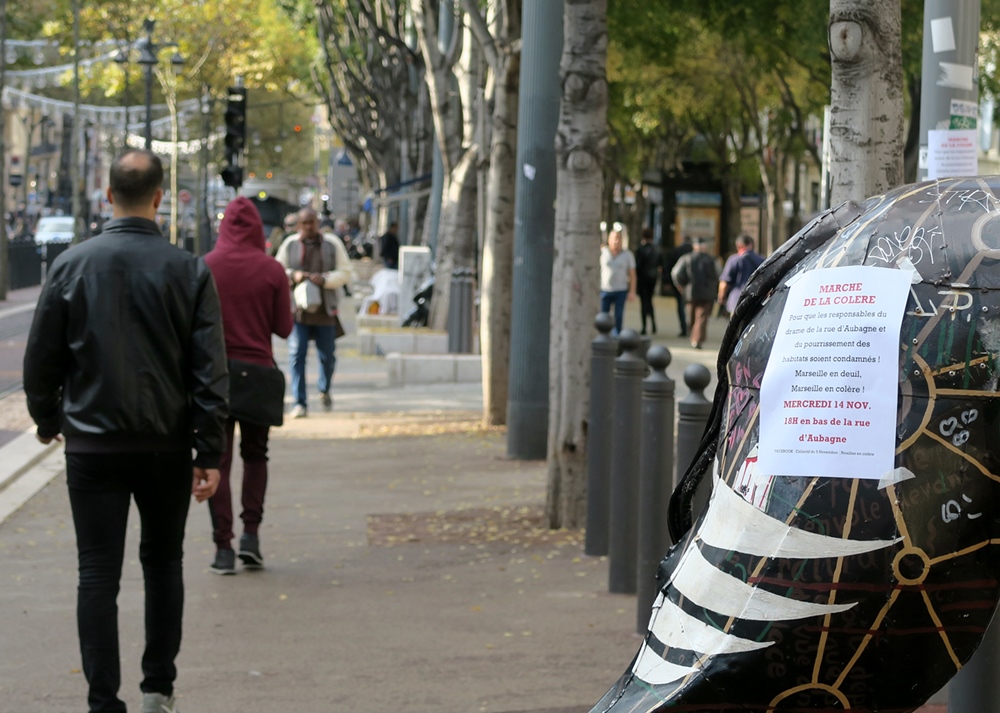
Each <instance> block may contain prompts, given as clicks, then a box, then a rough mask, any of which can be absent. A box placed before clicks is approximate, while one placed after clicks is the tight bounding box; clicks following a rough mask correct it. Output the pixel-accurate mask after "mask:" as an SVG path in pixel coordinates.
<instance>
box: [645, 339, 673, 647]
mask: <svg viewBox="0 0 1000 713" xmlns="http://www.w3.org/2000/svg"><path fill="white" fill-rule="evenodd" d="M670 360H671V357H670V351H669V350H668V349H667V348H666V347H662V346H655V347H652V348H650V350H649V352H648V354H647V355H646V361H648V362H649V366H650V369H651V373H650V375H649V376H647V377H646V378H645V379H644V380H643V382H642V431H641V439H640V447H639V548H638V565H637V570H636V572H637V577H636V594H637V600H636V631H637V632H638V633H640V634H642V633H644V632H645V631H646V626H647V624H648V622H649V613H650V610H651V609H652V608H653V601H654V600H655V599H656V594H657V592H658V591H659V586H658V584H657V581H656V570H657V569H658V567H659V565H660V561H661V560H662V559H663V556H664V555H665V554H666V553H667V550H668V549H669V548H670V532H669V530H668V527H667V509H668V507H669V505H670V493H671V492H673V486H672V481H673V474H674V380H673V379H671V378H670V377H669V376H667V372H666V369H667V366H669V365H670Z"/></svg>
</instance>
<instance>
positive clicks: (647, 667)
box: [632, 641, 698, 686]
mask: <svg viewBox="0 0 1000 713" xmlns="http://www.w3.org/2000/svg"><path fill="white" fill-rule="evenodd" d="M697 672H698V669H696V668H691V667H689V666H678V665H677V664H673V663H670V662H669V661H664V660H663V659H662V658H660V657H659V656H658V655H657V654H656V652H655V651H653V650H652V649H651V648H649V646H647V645H646V642H645V641H644V642H642V648H641V649H639V655H638V656H637V657H636V659H635V665H634V666H632V673H634V674H635V675H636V677H637V678H638V679H639V680H641V681H645V682H646V683H648V684H650V685H652V686H662V685H664V684H667V683H673V682H674V681H680V680H681V679H682V678H684V677H685V676H688V675H690V674H692V673H697Z"/></svg>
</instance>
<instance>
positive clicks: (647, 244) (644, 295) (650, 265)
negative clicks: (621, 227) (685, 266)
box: [635, 228, 662, 334]
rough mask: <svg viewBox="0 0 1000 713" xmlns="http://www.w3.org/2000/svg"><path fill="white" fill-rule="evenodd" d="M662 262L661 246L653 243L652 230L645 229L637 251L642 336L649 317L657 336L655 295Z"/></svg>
mask: <svg viewBox="0 0 1000 713" xmlns="http://www.w3.org/2000/svg"><path fill="white" fill-rule="evenodd" d="M661 261H662V258H661V256H660V246H659V245H657V244H656V243H654V242H653V230H652V228H643V229H642V238H641V240H640V242H639V247H638V248H636V251H635V275H636V279H637V282H636V293H637V294H638V295H639V305H640V306H641V310H642V334H645V333H646V319H647V317H648V318H649V321H650V326H651V328H652V330H653V334H656V314H655V313H654V311H653V295H654V294H655V293H656V281H657V280H658V279H659V277H660V263H661Z"/></svg>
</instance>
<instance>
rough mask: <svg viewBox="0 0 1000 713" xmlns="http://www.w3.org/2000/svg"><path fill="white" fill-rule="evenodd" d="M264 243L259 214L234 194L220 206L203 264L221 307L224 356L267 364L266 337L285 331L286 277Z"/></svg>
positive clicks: (288, 321) (288, 314) (288, 322)
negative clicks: (210, 247)
mask: <svg viewBox="0 0 1000 713" xmlns="http://www.w3.org/2000/svg"><path fill="white" fill-rule="evenodd" d="M264 245H265V241H264V225H263V223H261V220H260V213H258V212H257V208H256V206H254V204H253V202H252V201H250V199H248V198H244V197H243V196H239V197H237V198H236V199H234V200H233V201H232V202H231V203H230V204H229V205H228V206H226V213H225V216H224V217H223V218H222V223H221V224H220V225H219V238H218V240H217V241H216V243H215V248H214V249H213V250H212V252H210V253H209V254H208V255H206V256H205V262H206V263H207V264H208V267H209V269H210V270H211V271H212V276H213V277H214V278H215V286H216V288H217V289H218V292H219V302H220V304H221V305H222V326H223V331H224V332H225V336H226V355H227V356H228V357H229V358H230V359H241V360H243V361H248V362H252V363H254V364H261V365H271V364H273V363H274V359H273V355H272V353H271V335H272V334H277V335H278V336H279V337H281V338H285V337H287V336H288V335H289V334H290V333H291V331H292V307H291V297H290V293H289V290H288V276H287V275H285V270H284V268H282V267H281V265H280V264H279V263H278V261H277V260H275V259H274V258H273V257H271V256H270V255H268V254H267V252H266V251H265V247H264Z"/></svg>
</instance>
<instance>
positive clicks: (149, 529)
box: [66, 451, 192, 713]
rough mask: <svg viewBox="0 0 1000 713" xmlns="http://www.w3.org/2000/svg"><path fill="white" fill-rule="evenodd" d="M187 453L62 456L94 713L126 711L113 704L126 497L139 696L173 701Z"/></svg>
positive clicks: (188, 493) (188, 465) (188, 471)
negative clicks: (140, 602)
mask: <svg viewBox="0 0 1000 713" xmlns="http://www.w3.org/2000/svg"><path fill="white" fill-rule="evenodd" d="M191 478H192V465H191V453H190V452H189V451H184V452H179V453H115V454H103V453H102V454H90V453H86V454H84V453H68V454H67V455H66V479H67V483H68V485H69V501H70V506H71V508H72V510H73V525H74V526H75V528H76V543H77V554H78V562H79V570H80V583H79V586H78V588H77V607H76V615H77V628H78V630H79V634H80V653H81V655H82V658H83V673H84V676H86V678H87V683H88V684H89V685H90V692H89V695H88V698H87V701H88V703H89V704H90V710H91V712H92V713H106V712H108V711H116V712H117V711H124V710H125V704H124V703H123V702H122V701H121V700H119V698H118V689H119V687H120V686H121V666H120V662H119V653H118V602H117V599H118V589H119V584H120V581H121V574H122V560H123V558H124V556H125V532H126V526H127V524H128V511H129V504H130V500H131V498H132V497H134V498H135V503H136V505H137V506H138V509H139V519H140V521H141V534H140V540H139V561H140V562H141V563H142V573H143V579H144V581H145V590H146V598H145V602H146V611H145V623H146V650H145V652H144V653H143V657H142V673H143V680H142V683H141V684H140V686H139V688H140V689H141V690H142V691H143V692H145V693H162V694H165V695H168V696H169V695H171V694H172V693H173V688H174V679H175V678H176V677H177V668H176V666H175V665H174V659H175V658H176V657H177V652H178V651H179V650H180V645H181V619H182V617H183V612H184V580H183V572H182V569H181V560H182V558H183V554H184V551H183V543H184V525H185V522H186V521H187V514H188V506H189V504H190V502H191Z"/></svg>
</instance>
